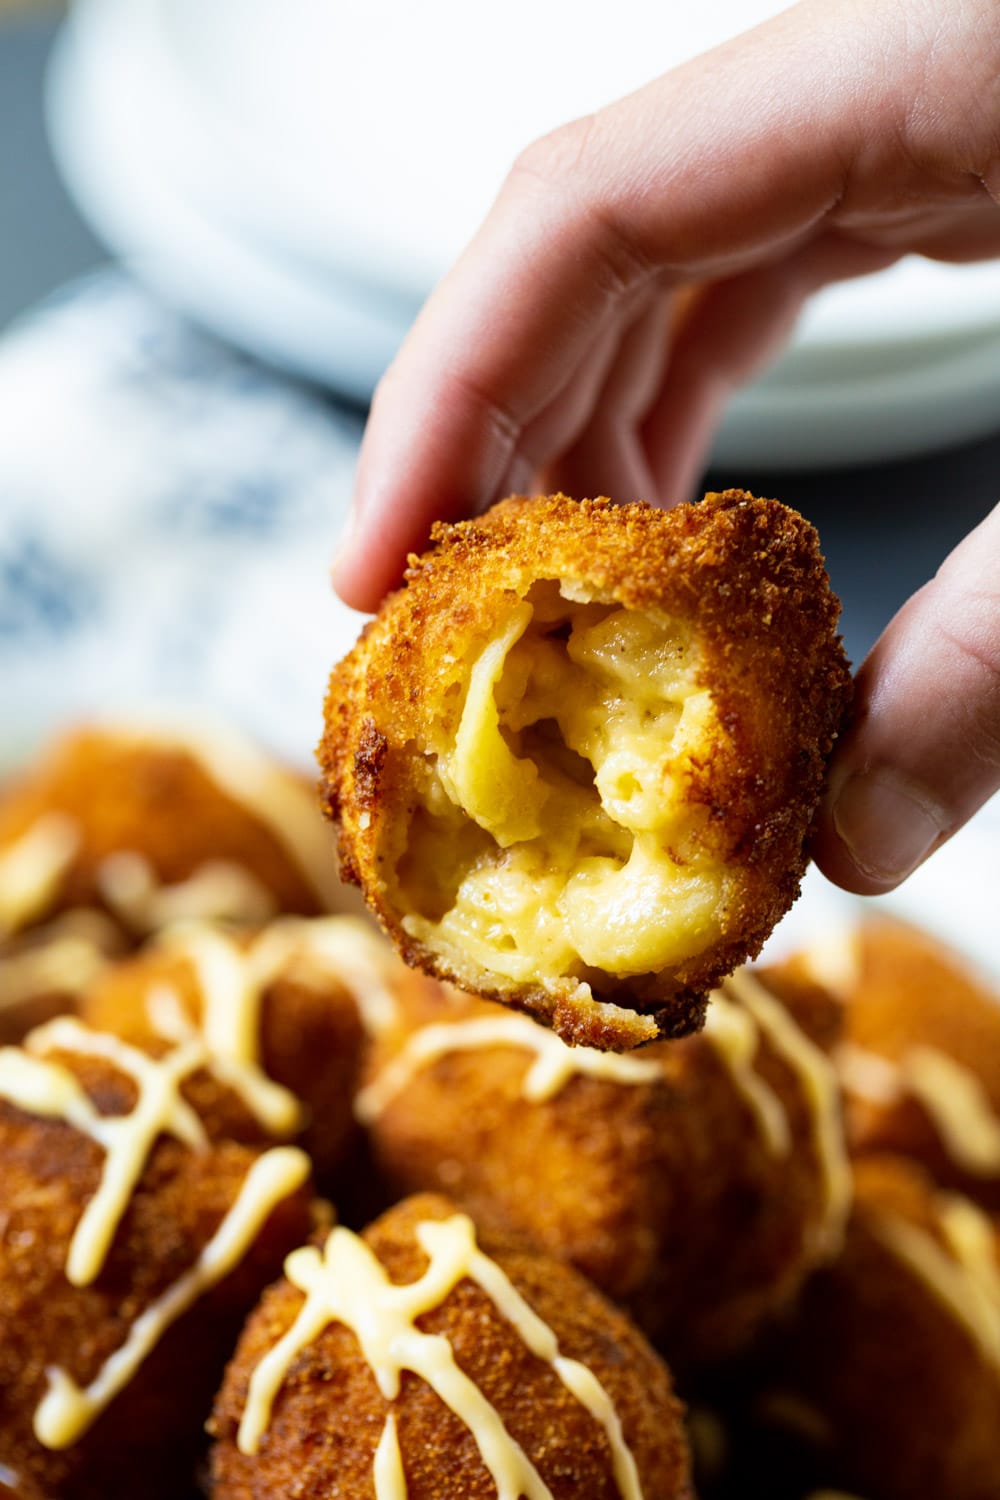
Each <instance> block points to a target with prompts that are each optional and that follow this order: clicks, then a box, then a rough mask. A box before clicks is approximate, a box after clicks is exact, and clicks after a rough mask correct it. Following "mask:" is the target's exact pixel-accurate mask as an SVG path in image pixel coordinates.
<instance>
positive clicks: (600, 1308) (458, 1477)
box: [212, 1194, 691, 1500]
mask: <svg viewBox="0 0 1000 1500" xmlns="http://www.w3.org/2000/svg"><path fill="white" fill-rule="evenodd" d="M455 1212H456V1209H455V1207H454V1205H453V1204H451V1203H450V1202H449V1201H448V1200H447V1199H445V1198H441V1197H437V1196H433V1195H430V1194H427V1195H421V1196H419V1197H417V1198H413V1199H409V1200H407V1201H406V1202H404V1203H401V1204H398V1205H397V1206H396V1207H395V1208H393V1209H391V1210H390V1211H389V1212H388V1213H387V1214H385V1215H383V1217H382V1218H381V1219H379V1220H378V1221H377V1222H376V1223H375V1224H374V1225H372V1226H371V1228H369V1229H368V1230H366V1231H365V1234H364V1236H363V1239H364V1241H365V1242H366V1243H367V1245H368V1246H369V1247H370V1248H371V1250H372V1251H373V1252H374V1253H375V1255H376V1256H377V1257H378V1259H379V1260H380V1261H381V1262H382V1264H383V1266H384V1267H385V1269H386V1271H387V1273H388V1276H389V1278H390V1279H391V1280H392V1281H393V1282H396V1283H405V1282H412V1281H415V1280H417V1279H418V1278H419V1277H420V1276H421V1275H422V1273H423V1272H424V1270H425V1269H426V1267H427V1264H428V1259H427V1256H426V1254H425V1252H424V1251H423V1249H421V1247H420V1246H419V1244H418V1243H417V1241H416V1230H417V1226H418V1225H419V1224H421V1223H423V1222H426V1221H433V1220H442V1219H448V1218H450V1217H451V1215H452V1214H453V1213H455ZM476 1238H477V1242H478V1245H479V1247H480V1248H481V1249H482V1250H483V1251H484V1252H485V1253H486V1254H487V1255H488V1256H490V1257H491V1258H492V1259H493V1260H494V1261H495V1262H496V1264H497V1265H498V1266H499V1267H500V1268H501V1270H502V1271H503V1272H504V1273H505V1274H506V1276H507V1277H508V1278H509V1279H510V1281H511V1282H512V1283H513V1285H514V1286H515V1288H516V1289H517V1291H518V1292H519V1293H520V1294H521V1296H522V1297H523V1298H524V1299H525V1300H526V1301H527V1302H528V1303H529V1304H530V1306H531V1308H532V1309H533V1310H534V1311H535V1313H536V1314H537V1315H538V1316H539V1317H540V1318H541V1319H542V1320H543V1321H544V1322H545V1323H547V1324H548V1325H549V1327H550V1328H551V1329H552V1331H553V1332H554V1333H555V1335H556V1337H557V1339H558V1342H559V1348H560V1351H561V1352H562V1354H563V1355H564V1356H566V1357H567V1358H569V1359H576V1360H579V1361H580V1362H581V1363H583V1364H584V1365H585V1366H586V1367H587V1368H588V1369H590V1370H591V1371H592V1372H593V1374H594V1375H595V1376H596V1377H597V1379H598V1381H600V1383H601V1384H602V1385H603V1386H604V1388H605V1390H606V1392H607V1394H608V1396H609V1397H610V1398H611V1401H612V1402H613V1404H614V1407H615V1409H616V1411H617V1414H618V1417H619V1419H620V1421H621V1427H622V1432H623V1436H624V1440H625V1442H626V1444H627V1445H628V1447H629V1448H630V1449H631V1452H632V1455H633V1457H634V1460H635V1464H636V1467H637V1470H638V1478H639V1482H640V1485H641V1490H642V1493H643V1494H644V1495H646V1496H649V1497H650V1500H653V1497H656V1500H689V1497H690V1495H691V1490H690V1488H689V1478H688V1454H687V1444H686V1440H685V1437H684V1433H683V1427H682V1422H681V1409H680V1406H679V1404H678V1402H677V1401H676V1400H675V1398H674V1396H673V1394H672V1392H671V1387H670V1377H669V1374H668V1372H667V1370H666V1367H665V1366H664V1365H663V1364H662V1362H661V1361H660V1360H659V1359H658V1358H657V1357H656V1355H655V1354H654V1353H653V1351H652V1350H651V1349H650V1348H649V1346H648V1345H647V1344H646V1343H645V1341H644V1339H643V1338H642V1336H641V1335H640V1334H639V1333H638V1332H637V1331H636V1329H635V1328H634V1327H633V1326H632V1325H631V1324H630V1322H629V1321H628V1319H627V1318H626V1317H625V1316H624V1315H623V1314H622V1313H620V1312H618V1311H617V1310H616V1309H614V1308H613V1307H612V1306H611V1305H610V1304H609V1303H608V1302H607V1301H605V1299H604V1298H603V1297H602V1296H601V1295H600V1293H598V1292H596V1291H595V1290H594V1289H593V1288H592V1287H591V1286H589V1285H588V1284H587V1282H586V1281H585V1280H584V1279H583V1277H582V1276H580V1275H579V1274H578V1273H577V1272H576V1271H573V1270H571V1269H570V1268H569V1267H568V1266H563V1265H560V1264H559V1263H558V1262H556V1261H555V1260H552V1259H550V1258H549V1257H547V1256H542V1255H539V1254H537V1253H535V1252H533V1251H530V1250H526V1249H525V1248H524V1247H523V1245H521V1244H519V1243H518V1242H517V1241H516V1240H511V1239H510V1238H507V1237H503V1236H497V1235H490V1234H487V1233H485V1232H483V1231H481V1230H480V1231H478V1232H477V1236H476ZM302 1300H303V1299H302V1294H301V1293H300V1292H299V1291H298V1290H297V1289H296V1288H295V1287H294V1286H293V1285H292V1284H291V1283H290V1282H288V1281H285V1282H281V1283H279V1284H278V1285H277V1286H275V1287H272V1288H271V1289H270V1290H269V1291H268V1292H267V1293H266V1294H265V1296H264V1298H263V1300H262V1302H261V1304H260V1306H259V1307H258V1309H257V1311H256V1312H255V1313H254V1314H253V1316H252V1317H251V1319H250V1320H249V1322H248V1324H247V1326H246V1329H245V1331H244V1334H243V1337H242V1339H241V1341H240V1344H239V1346H238V1348H237V1351H236V1356H235V1358H234V1360H233V1362H232V1363H231V1365H230V1367H229V1370H228V1372H227V1375H226V1380H225V1383H224V1385H223V1388H222V1391H221V1393H220V1395H219V1398H218V1401H217V1403H216V1408H215V1414H214V1417H213V1423H212V1426H213V1430H214V1432H215V1434H216V1437H217V1442H216V1445H215V1449H214V1452H213V1458H212V1471H213V1478H214V1484H213V1487H212V1495H213V1497H214V1500H249V1497H250V1496H253V1497H255V1500H268V1497H271V1496H273V1497H275V1500H277V1497H279V1496H281V1497H284V1496H286V1495H291V1494H295V1495H299V1496H302V1497H303V1500H306V1497H308V1500H321V1497H325V1496H327V1495H330V1494H333V1493H336V1494H337V1495H339V1496H341V1497H342V1500H353V1497H358V1500H362V1497H363V1500H369V1497H370V1496H371V1495H372V1493H373V1478H372V1465H373V1458H374V1454H375V1449H376V1446H377V1444H378V1442H379V1438H380V1435H381V1433H382V1431H383V1426H384V1423H385V1420H386V1416H387V1414H388V1413H390V1412H391V1413H392V1415H393V1417H394V1419H395V1424H396V1432H397V1438H398V1442H399V1449H400V1454H401V1458H402V1464H403V1469H404V1472H405V1476H406V1493H407V1495H408V1497H409V1500H495V1497H496V1493H497V1489H496V1485H495V1484H494V1482H493V1480H492V1479H491V1478H490V1477H489V1474H488V1473H487V1470H486V1468H485V1466H484V1464H483V1460H482V1458H481V1457H480V1455H479V1452H478V1450H477V1447H476V1443H475V1440H474V1438H473V1436H472V1433H471V1431H470V1429H469V1428H468V1427H466V1426H465V1424H464V1423H463V1421H462V1420H461V1417H460V1416H458V1415H457V1414H456V1413H455V1412H454V1411H453V1410H452V1409H451V1407H450V1406H447V1405H446V1404H445V1402H444V1401H443V1400H442V1399H441V1398H440V1397H439V1396H438V1395H436V1394H435V1392H434V1391H433V1390H432V1389H431V1387H430V1386H429V1385H428V1384H426V1383H425V1382H424V1380H423V1379H421V1378H419V1377H418V1376H416V1375H412V1374H410V1373H407V1372H404V1374H403V1377H402V1381H401V1385H400V1389H399V1393H398V1395H397V1396H396V1398H395V1399H394V1400H393V1401H391V1402H390V1401H388V1400H387V1399H386V1397H385V1396H384V1395H383V1394H382V1393H381V1392H380V1390H379V1388H378V1386H377V1385H376V1382H375V1378H374V1376H373V1374H372V1371H371V1369H370V1367H369V1365H368V1363H367V1361H366V1360H365V1358H364V1356H363V1355H362V1353H361V1350H360V1348H359V1345H358V1342H357V1340H356V1338H355V1336H354V1334H353V1333H352V1332H351V1331H349V1330H348V1329H347V1328H346V1327H344V1326H343V1325H342V1324H339V1323H336V1322H332V1323H330V1324H328V1325H327V1326H326V1327H325V1328H324V1329H323V1330H322V1331H321V1332H320V1333H319V1334H318V1336H317V1337H316V1338H315V1339H314V1340H313V1341H312V1342H311V1343H309V1344H308V1345H307V1346H306V1348H304V1349H303V1350H302V1352H301V1353H300V1354H299V1355H298V1356H297V1357H296V1359H295V1361H294V1365H293V1368H292V1369H291V1370H290V1371H289V1373H288V1376H287V1378H286V1379H285V1380H284V1381H283V1383H282V1385H281V1387H280V1389H279V1391H278V1394H277V1396H276V1398H275V1401H274V1405H273V1408H272V1412H271V1417H270V1422H269V1425H268V1427H267V1429H266V1431H265V1433H264V1435H263V1438H262V1440H261V1444H260V1449H259V1452H257V1453H256V1454H253V1455H251V1454H247V1453H242V1452H240V1451H239V1449H238V1447H237V1445H236V1434H237V1428H238V1425H239V1422H240V1418H241V1416H242V1413H243V1410H244V1408H245V1405H246V1399H247V1390H248V1385H249V1381H250V1377H251V1375H252V1373H253V1371H254V1369H255V1368H256V1366H257V1365H258V1363H259V1361H260V1360H261V1358H262V1357H263V1356H264V1355H265V1354H266V1353H267V1352H268V1351H269V1350H270V1349H271V1348H273V1347H274V1345H275V1344H276V1342H277V1341H278V1339H279V1338H280V1337H281V1335H282V1334H284V1333H285V1332H286V1330H287V1329H288V1328H289V1327H290V1326H291V1324H292V1322H293V1321H294V1319H295V1317H296V1315H297V1314H298V1311H299V1309H300V1307H301V1305H302ZM418 1326H419V1329H420V1331H421V1332H422V1333H424V1334H430V1335H436V1336H438V1337H440V1338H442V1339H446V1340H447V1341H448V1343H449V1344H450V1345H451V1348H452V1350H453V1352H454V1358H455V1361H456V1363H457V1365H458V1367H459V1368H460V1370H462V1371H463V1372H464V1373H465V1374H466V1375H467V1376H469V1377H470V1378H471V1380H472V1381H473V1382H474V1383H475V1384H476V1385H477V1386H478V1387H479V1388H480V1390H481V1391H482V1393H483V1395H484V1396H485V1397H486V1399H487V1400H488V1401H489V1402H490V1403H491V1404H492V1406H493V1407H494V1409H495V1410H496V1412H497V1413H498V1414H499V1416H500V1419H501V1420H502V1422H503V1425H504V1427H505V1428H506V1429H507V1431H508V1432H509V1433H510V1434H511V1436H512V1437H513V1438H514V1439H515V1440H516V1441H517V1442H518V1443H519V1444H520V1446H521V1448H522V1450H523V1451H524V1453H525V1454H526V1455H527V1457H528V1459H529V1460H530V1461H531V1462H532V1463H534V1464H535V1465H536V1467H537V1469H538V1471H539V1473H540V1474H541V1476H542V1479H543V1480H544V1481H545V1483H546V1484H547V1485H548V1487H549V1489H550V1490H551V1493H552V1495H553V1496H554V1497H555V1500H570V1497H572V1500H620V1496H621V1495H622V1493H623V1491H622V1489H620V1487H619V1484H618V1482H617V1480H616V1476H615V1474H614V1471H613V1468H612V1461H611V1452H610V1447H609V1444H608V1440H607V1438H606V1437H605V1435H604V1433H603V1432H602V1430H601V1427H600V1426H599V1424H598V1422H597V1420H596V1419H595V1418H594V1417H593V1416H591V1415H590V1413H589V1412H588V1411H587V1410H586V1409H585V1407H584V1406H583V1405H582V1404H581V1401H580V1400H578V1399H577V1398H576V1397H575V1396H573V1395H572V1394H571V1393H570V1391H569V1390H568V1389H567V1388H566V1386H565V1385H563V1384H562V1383H561V1381H560V1379H559V1378H558V1376H557V1375H556V1373H555V1372H554V1370H553V1369H551V1368H549V1367H548V1366H547V1365H546V1364H545V1363H543V1361H542V1360H541V1359H539V1358H537V1357H536V1356H535V1355H534V1354H533V1353H531V1351H530V1350H529V1349H528V1347H527V1345H526V1343H525V1342H524V1340H523V1338H522V1336H521V1334H520V1332H519V1331H518V1330H517V1329H516V1328H515V1327H514V1325H513V1323H511V1322H509V1321H507V1320H506V1319H505V1318H504V1317H502V1316H501V1314H500V1313H499V1312H498V1311H497V1309H496V1308H495V1306H494V1305H493V1303H492V1302H491V1300H490V1298H489V1297H488V1296H487V1295H486V1293H485V1292H484V1291H483V1290H482V1289H481V1288H480V1287H479V1286H478V1285H476V1284H475V1283H474V1282H473V1281H471V1280H468V1279H464V1278H463V1279H462V1280H461V1281H459V1282H458V1284H457V1285H456V1286H455V1287H454V1288H453V1290H451V1291H450V1292H448V1294H447V1295H446V1296H445V1297H443V1299H442V1300H441V1302H440V1304H439V1305H438V1306H437V1307H436V1308H434V1309H433V1310H432V1311H429V1312H427V1313H423V1314H421V1316H420V1318H419V1325H418Z"/></svg>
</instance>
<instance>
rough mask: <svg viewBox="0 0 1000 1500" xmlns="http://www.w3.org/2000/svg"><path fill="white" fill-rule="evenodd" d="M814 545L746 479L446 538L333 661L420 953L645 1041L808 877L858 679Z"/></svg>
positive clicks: (675, 1028) (342, 733)
mask: <svg viewBox="0 0 1000 1500" xmlns="http://www.w3.org/2000/svg"><path fill="white" fill-rule="evenodd" d="M838 613H839V604H838V601H837V600H836V598H835V596H834V595H833V594H832V593H831V591H830V588H829V582H828V579H827V575H826V571H825V569H824V567H823V561H822V558H821V556H820V552H819V547H818V542H817V537H816V533H815V531H814V530H813V528H812V527H811V526H810V525H808V523H807V522H806V521H804V520H803V519H802V517H801V516H799V515H797V514H796V513H795V512H794V511H791V510H788V509H786V507H784V506H782V505H779V504H778V503H777V502H776V501H772V500H757V499H754V498H753V497H752V496H750V495H747V494H745V493H744V492H743V491H737V490H731V491H727V492H726V493H724V494H719V495H709V496H707V497H706V498H705V500H704V501H703V502H701V503H700V504H698V505H681V506H678V507H677V508H676V509H675V510H672V511H669V512H663V511H659V510H656V509H654V508H653V507H651V506H647V505H640V504H631V505H621V506H616V505H612V504H611V503H610V502H609V501H606V500H594V501H588V500H585V501H574V500H570V499H568V498H567V497H566V496H565V495H555V496H551V497H548V498H542V497H539V498H536V499H534V500H528V499H525V498H521V497H516V498H512V499H510V500H506V501H503V502H502V503H501V504H499V505H497V506H495V507H494V509H493V510H492V511H490V512H489V513H488V514H487V515H486V516H484V517H483V518H482V519H480V520H475V521H467V522H462V523H460V524H458V525H456V526H438V527H436V528H435V530H434V532H433V534H432V547H431V550H430V551H429V552H428V553H426V554H425V555H424V556H423V557H422V558H414V559H411V566H410V569H409V571H408V573H407V575H406V585H405V587H404V588H402V589H401V590H400V591H399V592H398V593H396V594H394V595H392V596H391V597H390V598H389V599H388V600H387V601H386V602H385V604H384V605H383V607H382V609H381V611H380V612H379V614H378V616H377V617H376V619H375V621H374V622H373V623H372V624H371V625H369V627H368V628H367V629H366V630H365V632H364V633H363V635H362V637H361V640H360V641H359V642H358V644H357V646H356V647H355V648H354V650H353V651H352V652H351V653H350V654H349V655H348V656H347V657H346V658H345V660H344V661H343V662H342V663H341V664H340V665H339V666H338V667H337V668H336V669H335V670H334V672H333V675H332V678H331V682H330V690H329V695H328V698H327V704H326V732H325V736H324V739H323V741H322V743H321V745H320V749H319V758H320V763H321V765H322V769H323V773H324V782H323V795H324V798H325V803H326V806H327V809H328V811H329V813H330V816H331V817H332V818H333V819H334V820H335V821H336V822H337V824H338V827H339V835H340V850H341V855H342V859H343V868H344V872H345V874H346V876H347V878H349V879H351V880H354V881H355V882H357V883H359V884H360V885H361V886H362V888H363V890H364V894H365V897H366V899H367V901H368V903H369V905H370V906H371V907H372V909H373V910H374V911H375V913H376V915H377V916H378V917H379V920H380V921H381V922H382V923H383V925H384V926H385V928H386V930H387V931H388V932H389V934H390V936H391V937H392V939H393V941H394V942H395V943H396V945H397V946H398V947H399V949H400V951H401V952H402V953H403V955H404V957H405V958H406V960H407V962H409V963H412V964H415V965H418V966H421V967H423V968H425V969H427V970H428V971H430V972H432V973H435V974H437V975H438V976H440V977H442V978H445V979H450V980H452V981H454V982H455V983H456V984H458V985H460V986H461V987H462V988H463V989H466V990H469V991H472V992H475V993H479V994H482V995H486V996H491V997H493V998H496V999H501V1000H504V1001H507V1002H509V1003H511V1004H513V1005H515V1006H517V1007H520V1008H522V1009H526V1010H529V1011H531V1012H532V1013H533V1014H534V1015H536V1016H537V1017H538V1018H539V1019H540V1020H542V1021H544V1022H546V1024H549V1025H551V1026H552V1027H553V1028H554V1029H555V1030H556V1031H558V1032H559V1033H560V1034H561V1035H562V1036H563V1037H565V1038H566V1039H567V1040H568V1041H572V1042H576V1043H582V1044H585V1045H588V1046H596V1047H605V1048H614V1049H625V1048H628V1047H632V1046H635V1045H637V1044H638V1043H640V1042H644V1041H649V1040H651V1039H652V1038H654V1037H656V1036H657V1035H679V1034H683V1033H685V1032H689V1031H691V1030H693V1029H695V1028H697V1027H698V1026H699V1025H700V1024H701V1021H702V1019H703V1016H704V1007H705V996H706V994H707V992H708V991H709V990H710V989H711V987H712V986H713V985H714V984H715V983H716V982H717V981H718V980H719V979H720V978H721V977H722V976H723V975H725V974H727V973H729V972H731V971H732V970H733V969H734V968H736V966H737V965H738V964H739V963H741V962H742V961H743V960H744V959H745V958H746V957H747V956H748V955H753V954H755V953H756V952H757V951H758V949H759V948H760V946H761V943H762V942H763V940H764V938H765V937H766V936H767V934H768V933H769V932H770V930H771V928H772V927H773V926H774V923H775V922H776V921H777V920H778V918H779V917H780V916H781V915H782V913H783V912H784V911H786V910H787V908H788V906H789V905H790V904H791V902H792V901H793V900H794V898H795V896H796V895H797V893H798V889H799V880H800V877H801V875H802V872H803V870H804V868H805V863H806V855H805V843H806V839H807V836H808V833H809V830H810V825H811V822H812V819H813V815H814V811H815V808H816V805H817V801H818V798H819V795H820V790H821V785H822V781H823V774H824V761H825V757H826V756H827V754H828V753H829V751H830V748H831V746H832V744H833V740H834V736H835V735H836V733H837V731H838V728H839V726H840V724H841V720H842V718H843V716H844V712H845V709H846V706H847V703H848V699H849V694H850V676H849V672H848V667H847V662H846V660H845V658H844V654H843V650H842V647H841V643H840V638H839V637H838V636H837V634H836V622H837V616H838Z"/></svg>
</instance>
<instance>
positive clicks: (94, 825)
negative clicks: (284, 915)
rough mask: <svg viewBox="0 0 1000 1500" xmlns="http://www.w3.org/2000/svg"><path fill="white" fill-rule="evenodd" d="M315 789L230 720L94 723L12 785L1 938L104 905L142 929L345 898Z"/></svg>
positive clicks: (1, 874)
mask: <svg viewBox="0 0 1000 1500" xmlns="http://www.w3.org/2000/svg"><path fill="white" fill-rule="evenodd" d="M337 897H338V875H337V868H336V860H335V859H334V858H333V856H332V854H331V852H330V850H329V848H328V847H327V841H326V840H325V838H324V824H323V820H322V817H321V816H320V815H319V812H318V810H317V808H316V806H315V795H314V792H313V789H312V788H311V787H310V786H309V785H308V783H307V782H306V781H305V780H303V778H302V777H301V776H300V775H298V774H297V773H296V772H294V771H290V770H288V769H287V768H285V767H284V766H281V765H279V764H277V763H276V762H275V761H273V760H272V759H271V758H270V757H269V756H268V755H266V754H265V753H264V752H262V751H261V750H259V749H258V748H257V747H256V746H255V745H253V744H251V743H250V742H249V741H247V740H246V739H244V738H243V736H242V735H239V734H236V733H234V732H232V731H229V730H223V729H221V728H219V727H217V726H213V727H212V728H211V729H210V730H209V729H207V728H206V727H205V726H203V725H198V726H195V725H193V724H192V725H184V726H181V725H176V726H172V727H171V728H170V729H169V730H168V729H161V728H159V727H147V726H142V725H128V724H93V725H85V726H83V727H81V728H79V729H75V730H72V731H70V732H68V733H66V734H64V735H62V736H61V737H59V738H57V739H56V740H54V741H53V742H52V743H51V744H50V745H49V746H48V747H47V749H46V750H45V751H44V752H43V753H42V755H41V756H40V757H39V758H38V759H37V760H36V761H35V762H33V763H32V764H31V765H29V766H26V767H25V768H24V769H23V770H22V771H20V772H19V773H18V774H17V775H16V776H14V777H12V778H11V779H10V780H9V781H8V782H6V783H5V784H4V786H3V788H2V789H0V951H2V945H3V944H4V943H7V942H9V941H10V940H11V939H12V938H13V937H15V936H16V935H17V934H19V933H22V932H24V931H26V930H28V929H30V928H32V927H35V926H37V925H38V924H39V923H42V922H47V921H49V920H51V918H52V917H53V916H54V915H56V914H57V913H60V912H67V911H72V910H76V909H92V908H97V909H99V910H101V911H103V912H105V913H107V914H108V915H109V916H110V917H111V918H113V919H114V921H115V922H116V923H117V924H118V925H119V927H120V928H121V930H122V931H123V933H124V934H125V935H126V936H128V937H129V938H131V939H132V940H133V941H138V940H141V939H142V938H144V937H146V936H147V935H148V934H149V933H151V932H156V931H158V930H159V929H160V928H161V927H165V926H167V925H169V924H170V923H171V922H174V921H177V920H179V919H182V918H194V917H204V918H209V917H213V918H226V919H229V920H233V921H246V922H260V921H264V920H266V919H267V918H268V917H271V916H273V915H275V914H276V913H278V912H299V913H302V914H304V915H307V916H308V915H313V914H315V913H318V912H323V911H327V910H331V909H333V908H334V907H335V906H336V905H337Z"/></svg>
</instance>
